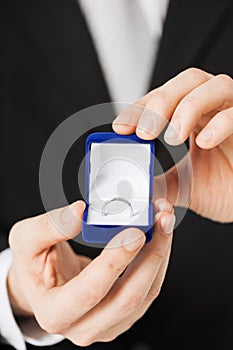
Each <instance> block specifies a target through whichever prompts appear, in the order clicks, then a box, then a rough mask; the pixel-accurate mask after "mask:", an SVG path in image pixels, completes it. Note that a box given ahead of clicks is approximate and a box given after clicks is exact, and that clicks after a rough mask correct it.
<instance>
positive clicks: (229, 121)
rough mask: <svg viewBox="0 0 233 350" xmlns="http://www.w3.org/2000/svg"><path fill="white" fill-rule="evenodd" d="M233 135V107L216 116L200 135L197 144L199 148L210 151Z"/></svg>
mask: <svg viewBox="0 0 233 350" xmlns="http://www.w3.org/2000/svg"><path fill="white" fill-rule="evenodd" d="M232 134H233V107H231V108H228V109H225V110H223V111H221V112H219V113H217V114H216V115H215V117H214V118H213V119H211V120H210V122H209V123H208V124H207V125H206V126H205V128H204V129H203V130H202V131H201V132H200V133H199V134H198V136H197V138H196V143H197V145H198V146H199V147H201V148H204V149H210V148H213V147H215V146H217V145H219V144H220V143H221V142H223V141H224V140H225V139H227V138H228V137H229V136H231V135H232Z"/></svg>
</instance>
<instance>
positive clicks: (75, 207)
mask: <svg viewBox="0 0 233 350" xmlns="http://www.w3.org/2000/svg"><path fill="white" fill-rule="evenodd" d="M84 209H85V203H84V202H83V201H77V202H74V203H72V204H70V205H69V206H68V207H66V208H65V209H64V210H63V212H62V220H63V222H64V223H65V224H72V223H75V224H76V223H77V220H78V216H76V215H78V214H79V212H80V213H82V212H83V211H84ZM77 212H78V213H77Z"/></svg>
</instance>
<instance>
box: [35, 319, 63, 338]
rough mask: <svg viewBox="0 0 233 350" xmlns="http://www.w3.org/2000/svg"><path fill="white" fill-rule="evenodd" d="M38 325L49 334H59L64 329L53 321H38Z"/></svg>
mask: <svg viewBox="0 0 233 350" xmlns="http://www.w3.org/2000/svg"><path fill="white" fill-rule="evenodd" d="M38 323H39V325H40V327H41V328H42V329H43V330H45V331H46V332H47V333H49V334H61V333H62V331H63V329H64V328H63V327H62V325H61V323H60V322H59V321H58V320H54V319H46V320H39V321H38Z"/></svg>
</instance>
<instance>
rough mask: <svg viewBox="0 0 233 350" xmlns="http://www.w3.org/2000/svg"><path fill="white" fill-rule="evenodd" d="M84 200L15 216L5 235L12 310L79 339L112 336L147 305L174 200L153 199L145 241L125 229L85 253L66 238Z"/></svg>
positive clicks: (165, 253)
mask: <svg viewBox="0 0 233 350" xmlns="http://www.w3.org/2000/svg"><path fill="white" fill-rule="evenodd" d="M84 208H85V204H84V202H82V201H78V202H75V203H73V204H71V205H70V206H69V207H66V208H61V209H56V210H54V211H52V212H50V213H49V214H50V215H48V214H43V215H40V216H37V217H33V218H30V219H26V220H23V221H20V222H18V223H17V224H16V225H14V226H13V228H12V230H11V232H10V237H9V242H10V247H11V249H12V252H13V263H12V266H11V269H10V273H9V275H8V290H9V295H10V299H11V304H12V307H13V310H14V312H15V314H16V315H19V316H20V315H24V316H28V317H30V316H31V317H35V318H36V320H37V322H38V323H39V325H40V326H41V327H42V328H43V329H44V330H45V331H47V332H49V333H55V334H56V333H57V334H61V335H63V336H64V337H66V338H68V339H70V340H71V341H72V342H73V343H75V344H77V345H80V346H87V345H89V344H92V343H93V342H97V341H110V340H112V339H114V338H116V337H117V336H118V335H119V334H121V333H122V332H124V331H126V330H127V329H128V328H130V327H131V326H132V325H133V324H134V323H135V322H136V321H137V320H138V319H139V318H140V317H141V316H142V315H143V314H144V313H145V312H146V310H147V309H148V308H149V306H150V305H151V303H152V302H153V300H155V299H156V297H157V296H158V294H159V292H160V289H161V286H162V283H163V280H164V277H165V273H166V269H167V265H168V260H169V255H170V250H171V243H172V231H173V227H174V224H175V217H174V213H173V207H172V205H171V204H170V203H169V202H167V201H164V200H162V199H159V200H157V201H156V202H155V203H154V210H155V225H154V234H153V239H152V241H151V242H150V244H146V245H144V243H145V234H144V233H143V232H141V231H140V230H138V229H133V228H132V229H126V230H124V231H122V232H121V233H119V234H118V235H117V236H115V237H114V238H113V239H112V240H111V241H110V243H109V244H108V245H107V246H106V247H105V249H103V251H102V253H101V254H100V255H99V256H98V257H97V258H95V259H94V260H93V261H91V259H89V258H87V257H83V256H80V255H76V254H75V253H74V252H73V250H72V249H71V247H70V246H69V244H68V243H67V242H66V241H67V240H68V239H71V238H72V237H75V236H76V235H77V234H78V232H80V229H81V220H82V215H83V210H84ZM51 217H52V218H53V220H55V222H56V225H54V224H53V223H52V221H51V220H50V218H51ZM53 222H54V221H53ZM62 232H63V233H62ZM64 232H65V233H66V234H64ZM25 242H26V243H27V244H25ZM123 272H124V273H123Z"/></svg>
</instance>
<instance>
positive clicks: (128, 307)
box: [122, 293, 144, 313]
mask: <svg viewBox="0 0 233 350" xmlns="http://www.w3.org/2000/svg"><path fill="white" fill-rule="evenodd" d="M124 299H125V300H124V302H123V305H122V309H123V312H124V313H129V312H133V311H135V310H137V309H138V308H139V307H140V306H141V305H142V304H143V301H144V299H143V296H142V295H141V294H140V293H133V294H131V295H130V296H128V297H126V298H124Z"/></svg>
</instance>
